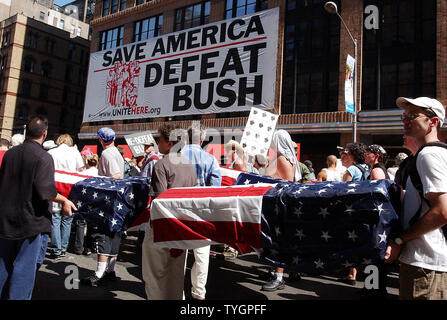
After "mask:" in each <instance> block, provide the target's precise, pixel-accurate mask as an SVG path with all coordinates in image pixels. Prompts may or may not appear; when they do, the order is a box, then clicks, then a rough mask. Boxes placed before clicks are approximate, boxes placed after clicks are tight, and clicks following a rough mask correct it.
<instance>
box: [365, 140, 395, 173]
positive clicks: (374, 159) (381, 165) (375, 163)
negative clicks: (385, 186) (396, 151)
mask: <svg viewBox="0 0 447 320" xmlns="http://www.w3.org/2000/svg"><path fill="white" fill-rule="evenodd" d="M386 160H387V153H386V151H385V149H384V148H383V147H382V146H379V145H378V144H372V145H370V146H368V147H367V148H366V153H365V162H366V164H368V165H369V166H370V167H371V173H370V175H369V180H381V179H390V176H389V175H388V172H387V170H386V166H385V163H386Z"/></svg>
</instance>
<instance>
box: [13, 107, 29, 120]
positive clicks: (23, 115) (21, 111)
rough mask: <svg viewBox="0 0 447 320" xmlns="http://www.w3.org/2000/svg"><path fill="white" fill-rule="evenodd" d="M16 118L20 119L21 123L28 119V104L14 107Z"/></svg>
mask: <svg viewBox="0 0 447 320" xmlns="http://www.w3.org/2000/svg"><path fill="white" fill-rule="evenodd" d="M16 119H18V120H20V121H21V122H22V124H25V121H26V120H27V119H28V105H26V104H21V105H19V107H18V108H17V109H16Z"/></svg>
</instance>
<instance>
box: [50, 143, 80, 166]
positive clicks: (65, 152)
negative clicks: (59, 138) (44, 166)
mask: <svg viewBox="0 0 447 320" xmlns="http://www.w3.org/2000/svg"><path fill="white" fill-rule="evenodd" d="M48 153H49V154H51V156H52V157H53V161H54V169H55V170H62V171H68V172H76V171H78V169H80V168H82V167H83V166H84V161H83V160H82V156H81V153H80V152H79V150H78V149H76V148H75V147H69V146H67V145H66V144H65V143H63V144H61V145H60V146H58V147H57V148H53V149H50V150H48Z"/></svg>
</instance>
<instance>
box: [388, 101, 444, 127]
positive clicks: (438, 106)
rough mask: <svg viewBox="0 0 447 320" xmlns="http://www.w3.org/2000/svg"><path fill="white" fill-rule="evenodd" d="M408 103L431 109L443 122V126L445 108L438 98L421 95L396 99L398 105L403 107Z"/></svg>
mask: <svg viewBox="0 0 447 320" xmlns="http://www.w3.org/2000/svg"><path fill="white" fill-rule="evenodd" d="M408 104H412V105H414V106H417V107H420V108H424V109H430V110H431V111H433V112H434V113H435V114H436V116H437V117H438V118H439V122H440V123H441V126H442V124H443V123H444V118H445V108H444V106H443V105H442V103H441V102H439V101H438V100H436V99H432V98H428V97H419V98H416V99H411V98H404V97H399V98H397V99H396V105H397V106H398V107H399V108H401V109H404V108H405V106H407V105H408Z"/></svg>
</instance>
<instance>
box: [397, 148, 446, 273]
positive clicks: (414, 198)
mask: <svg viewBox="0 0 447 320" xmlns="http://www.w3.org/2000/svg"><path fill="white" fill-rule="evenodd" d="M416 166H417V169H418V172H419V175H420V177H421V181H422V185H423V191H424V195H425V194H427V193H429V192H447V149H444V148H440V147H425V148H424V149H422V151H421V152H420V153H419V156H418V159H417V162H416ZM420 204H421V198H420V196H419V193H418V191H417V190H416V188H415V187H414V186H413V183H412V182H411V179H410V178H408V179H407V183H406V192H405V196H404V207H403V208H404V215H403V224H404V225H403V228H404V230H406V229H408V228H409V221H410V219H411V218H412V217H413V215H414V214H415V213H416V212H417V210H418V209H419V206H420ZM428 209H429V207H428V205H427V203H426V201H423V204H422V210H421V216H420V217H422V216H423V215H424V214H426V213H427V211H428ZM399 260H400V261H401V262H403V263H406V264H409V265H412V266H415V267H421V268H425V269H429V270H436V271H441V272H447V243H446V239H445V237H444V234H443V232H442V230H441V228H439V229H436V230H433V231H431V232H428V233H426V234H424V235H423V236H422V237H420V238H418V239H414V240H411V241H408V242H407V243H406V244H405V245H404V247H403V248H402V251H401V255H400V257H399Z"/></svg>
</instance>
